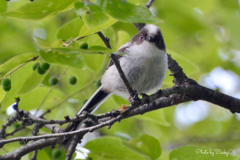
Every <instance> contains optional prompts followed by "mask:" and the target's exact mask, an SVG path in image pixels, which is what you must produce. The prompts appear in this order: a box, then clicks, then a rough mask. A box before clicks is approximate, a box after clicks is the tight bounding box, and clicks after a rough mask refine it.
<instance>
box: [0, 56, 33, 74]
mask: <svg viewBox="0 0 240 160" xmlns="http://www.w3.org/2000/svg"><path fill="white" fill-rule="evenodd" d="M34 56H36V54H34V53H26V54H21V55H17V56H15V57H13V58H11V59H9V60H8V61H7V62H5V63H3V64H1V65H0V74H1V75H2V76H3V75H5V74H6V73H7V72H8V71H10V70H11V69H13V68H14V67H17V66H18V65H20V64H21V63H23V62H25V61H27V60H29V59H31V58H33V57H34Z"/></svg>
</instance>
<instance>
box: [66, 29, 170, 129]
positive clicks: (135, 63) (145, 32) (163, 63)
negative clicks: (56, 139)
mask: <svg viewBox="0 0 240 160" xmlns="http://www.w3.org/2000/svg"><path fill="white" fill-rule="evenodd" d="M118 52H121V53H124V54H117V55H116V56H117V58H118V61H119V64H120V66H121V68H122V70H123V72H124V74H125V76H126V78H127V80H128V82H129V84H130V86H131V87H132V89H133V90H135V91H136V92H137V93H138V94H142V93H144V94H148V93H151V92H155V91H157V90H159V89H160V88H161V86H162V83H163V81H164V79H165V76H166V72H167V65H168V64H167V63H168V61H167V53H166V46H165V43H164V40H163V36H162V33H161V31H160V29H159V28H158V27H157V26H156V25H154V24H148V25H145V26H144V27H143V28H142V29H141V30H140V31H139V32H138V33H137V34H136V35H135V36H134V37H133V38H132V39H131V40H130V41H129V42H127V43H125V44H123V45H122V46H121V47H120V48H119V49H118ZM113 94H116V95H118V96H121V97H123V98H125V99H128V98H129V96H130V95H129V93H128V90H127V88H126V86H125V85H124V83H123V80H122V79H121V77H120V75H119V73H118V70H117V68H116V66H115V65H114V63H113V61H112V60H111V61H110V62H109V64H108V66H107V69H106V70H105V72H104V74H103V76H102V79H101V86H100V87H99V88H98V89H97V91H96V92H95V93H94V94H93V95H92V96H91V97H90V98H89V100H88V101H87V102H86V103H85V104H84V106H83V107H82V108H81V109H80V111H79V112H78V115H80V114H81V113H83V111H87V112H88V113H93V112H94V111H95V110H96V109H97V108H98V107H99V106H100V105H101V104H102V103H103V102H104V101H105V100H106V99H107V98H108V97H109V96H111V95H113ZM77 125H79V123H78V124H77ZM76 128H77V127H76V125H75V127H74V129H73V128H71V127H70V128H68V129H67V130H66V131H69V130H75V129H76Z"/></svg>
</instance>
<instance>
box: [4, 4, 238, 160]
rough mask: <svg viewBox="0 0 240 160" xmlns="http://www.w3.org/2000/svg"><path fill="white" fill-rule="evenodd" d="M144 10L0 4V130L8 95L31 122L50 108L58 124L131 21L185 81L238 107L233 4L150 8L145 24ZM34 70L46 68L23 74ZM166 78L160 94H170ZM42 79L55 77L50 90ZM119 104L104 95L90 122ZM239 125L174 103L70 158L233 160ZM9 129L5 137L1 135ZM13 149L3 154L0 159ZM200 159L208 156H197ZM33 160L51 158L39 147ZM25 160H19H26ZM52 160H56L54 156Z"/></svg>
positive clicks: (87, 92) (88, 88)
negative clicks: (157, 34) (149, 30)
mask: <svg viewBox="0 0 240 160" xmlns="http://www.w3.org/2000/svg"><path fill="white" fill-rule="evenodd" d="M91 2H95V1H91ZM146 3H147V1H146V0H129V1H128V2H125V1H120V0H98V1H97V2H96V4H97V5H94V4H88V3H83V2H80V1H77V0H68V1H62V0H35V1H33V2H31V1H28V0H14V1H4V0H2V1H0V48H1V49H0V64H1V65H0V76H1V80H2V79H3V78H6V77H7V78H9V79H11V83H12V87H11V90H10V91H9V92H5V91H3V89H2V88H0V101H1V108H0V124H1V125H2V124H4V123H5V122H6V121H7V119H8V118H10V117H11V115H12V114H13V111H12V109H11V105H12V104H14V98H15V97H18V96H19V97H20V99H21V101H20V103H19V107H20V109H23V110H25V111H31V112H32V113H36V114H37V115H40V114H41V113H43V112H45V111H46V110H47V109H52V108H54V109H53V110H52V111H51V113H49V114H46V116H45V118H46V119H48V120H50V119H63V117H64V116H65V115H69V116H70V117H73V116H74V115H75V114H76V113H77V112H78V110H79V109H80V107H81V106H82V105H83V102H84V101H85V100H86V99H88V98H89V97H90V96H91V95H92V94H93V93H94V92H95V90H96V89H97V87H98V83H99V80H100V79H101V75H102V74H103V73H104V70H105V68H106V66H107V64H108V61H109V53H110V52H114V51H117V49H118V48H119V47H120V46H121V45H123V44H124V43H126V42H127V41H129V40H130V39H131V37H133V36H134V35H135V34H136V33H137V32H138V31H137V29H136V28H135V27H134V26H133V24H132V23H133V22H145V23H154V24H156V25H157V26H159V28H160V29H161V31H162V34H163V37H164V40H165V43H166V47H167V52H168V53H169V54H171V55H172V58H173V59H175V60H176V61H177V62H178V64H179V65H180V66H181V67H182V68H183V71H184V72H185V73H186V74H187V76H188V77H189V78H192V79H194V80H196V81H198V82H199V83H200V84H202V85H204V86H206V87H209V88H212V89H218V90H220V91H221V92H223V93H226V94H228V95H231V96H234V97H238V98H240V85H239V84H240V83H239V82H240V78H239V75H240V63H239V62H240V9H239V3H240V2H239V1H238V0H201V1H199V0H191V1H189V0H181V1H179V0H157V1H155V2H154V3H153V5H152V7H151V8H150V11H151V13H152V14H153V15H151V14H150V12H149V11H148V9H146V8H144V6H145V4H146ZM97 31H102V32H103V34H104V35H105V36H107V37H108V38H109V39H110V44H111V46H112V51H111V50H108V49H106V48H105V45H104V43H103V42H102V41H101V39H100V38H99V37H98V35H96V34H94V33H96V32H97ZM86 35H89V36H87V37H86V38H83V39H81V40H78V41H72V43H71V44H70V45H69V46H68V47H67V48H63V47H62V46H61V44H63V43H64V42H66V41H69V40H73V39H74V38H76V37H81V36H86ZM83 42H86V43H87V44H88V47H89V49H88V50H83V49H79V45H80V44H81V43H83ZM99 53H100V54H99ZM37 55H40V57H39V58H38V59H37V60H36V61H30V62H28V63H26V65H24V66H22V67H19V66H20V65H21V64H22V63H24V62H25V61H27V60H29V59H31V58H32V57H34V56H37ZM43 61H46V62H48V63H50V64H51V66H50V69H49V70H48V71H47V72H46V73H45V74H43V75H39V74H38V73H37V71H33V70H32V66H33V64H34V63H36V62H40V63H41V62H43ZM16 68H17V70H16V71H14V70H15V69H16ZM169 74H170V72H168V74H167V76H166V79H165V81H164V84H163V86H162V88H168V87H171V86H173V85H174V84H173V83H172V80H173V79H172V77H171V76H169ZM6 75H8V76H6ZM51 76H56V77H58V79H59V82H58V84H57V85H56V86H51V85H50V84H49V82H48V81H49V78H50V77H51ZM71 76H76V77H77V83H76V84H75V85H70V84H69V83H68V79H69V77H71ZM127 103H128V102H127V101H126V100H123V99H122V98H120V97H117V96H112V97H110V98H109V99H108V100H107V101H106V102H105V103H104V104H103V105H102V106H101V107H100V108H99V109H98V110H97V112H96V113H103V112H108V111H110V110H112V109H116V108H119V107H120V106H121V105H122V104H127ZM239 120H240V116H238V114H231V113H230V112H229V111H228V110H226V109H223V108H221V107H219V106H215V105H212V104H210V103H207V102H203V101H198V102H190V103H184V104H180V105H178V106H172V107H168V108H164V109H161V110H157V111H153V112H150V113H146V114H144V115H139V116H135V117H133V118H128V119H126V120H123V121H121V123H116V124H114V125H113V126H112V127H111V129H107V128H103V129H100V130H98V131H96V132H94V133H91V134H88V135H87V136H85V139H84V141H83V144H82V146H83V147H84V148H86V149H88V150H86V149H83V148H82V147H81V146H79V147H78V152H77V158H80V159H85V158H86V156H87V155H88V156H89V157H90V158H92V159H94V160H95V159H99V160H100V159H105V160H106V159H163V160H165V159H172V160H173V159H179V160H188V159H189V160H190V159H191V160H192V159H199V160H200V159H211V160H212V159H239V155H240V154H239V151H240V145H239V140H240V136H239V133H240V131H239V129H238V127H237V126H238V124H239ZM16 124H20V122H16ZM15 127H16V125H15ZM15 127H14V126H11V127H8V129H7V130H6V131H7V132H8V133H10V132H12V131H13V130H14V129H15ZM63 127H64V126H63ZM31 130H32V127H31V126H29V127H27V128H26V129H24V130H22V131H21V132H19V133H17V134H14V136H9V137H8V138H12V137H17V136H30V135H31ZM44 132H47V133H49V131H47V130H46V129H42V130H41V131H40V133H39V134H43V133H44ZM90 140H91V141H90ZM21 145H22V144H18V143H12V144H8V145H5V146H4V147H3V149H1V150H0V155H2V154H6V153H7V152H10V151H13V150H15V149H17V148H19V147H21ZM205 150H206V151H208V153H205V154H204V153H203V152H204V151H205ZM89 151H90V152H89ZM198 151H202V152H198ZM210 151H212V152H214V155H213V154H210V153H209V152H210ZM218 151H219V152H218ZM224 151H225V152H224ZM39 152H40V153H39V154H38V158H39V159H42V158H45V159H46V160H47V159H51V158H53V155H52V154H51V152H52V151H51V150H50V149H49V148H46V149H43V150H41V151H39ZM61 152H63V151H62V150H61ZM217 153H221V154H217ZM227 153H229V154H227ZM31 155H32V154H29V155H26V156H25V157H24V158H23V159H26V160H28V159H30V157H31ZM84 157H85V158H84ZM59 159H64V153H63V155H62V157H60V158H59Z"/></svg>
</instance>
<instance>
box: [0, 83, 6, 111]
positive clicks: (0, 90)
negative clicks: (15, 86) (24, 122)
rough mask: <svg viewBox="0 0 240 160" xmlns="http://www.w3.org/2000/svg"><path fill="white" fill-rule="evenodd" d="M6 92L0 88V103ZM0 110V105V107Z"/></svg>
mask: <svg viewBox="0 0 240 160" xmlns="http://www.w3.org/2000/svg"><path fill="white" fill-rule="evenodd" d="M5 94H6V92H5V91H4V90H3V89H2V86H1V87H0V102H1V101H2V100H3V98H4V96H5ZM0 108H1V105H0Z"/></svg>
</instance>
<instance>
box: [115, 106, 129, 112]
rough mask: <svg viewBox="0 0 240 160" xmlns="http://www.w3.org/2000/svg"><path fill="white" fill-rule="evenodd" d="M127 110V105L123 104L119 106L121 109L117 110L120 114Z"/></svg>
mask: <svg viewBox="0 0 240 160" xmlns="http://www.w3.org/2000/svg"><path fill="white" fill-rule="evenodd" d="M128 109H129V105H126V104H124V105H122V106H121V108H118V109H117V110H118V111H120V113H121V114H122V113H124V112H126V111H127V110H128Z"/></svg>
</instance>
